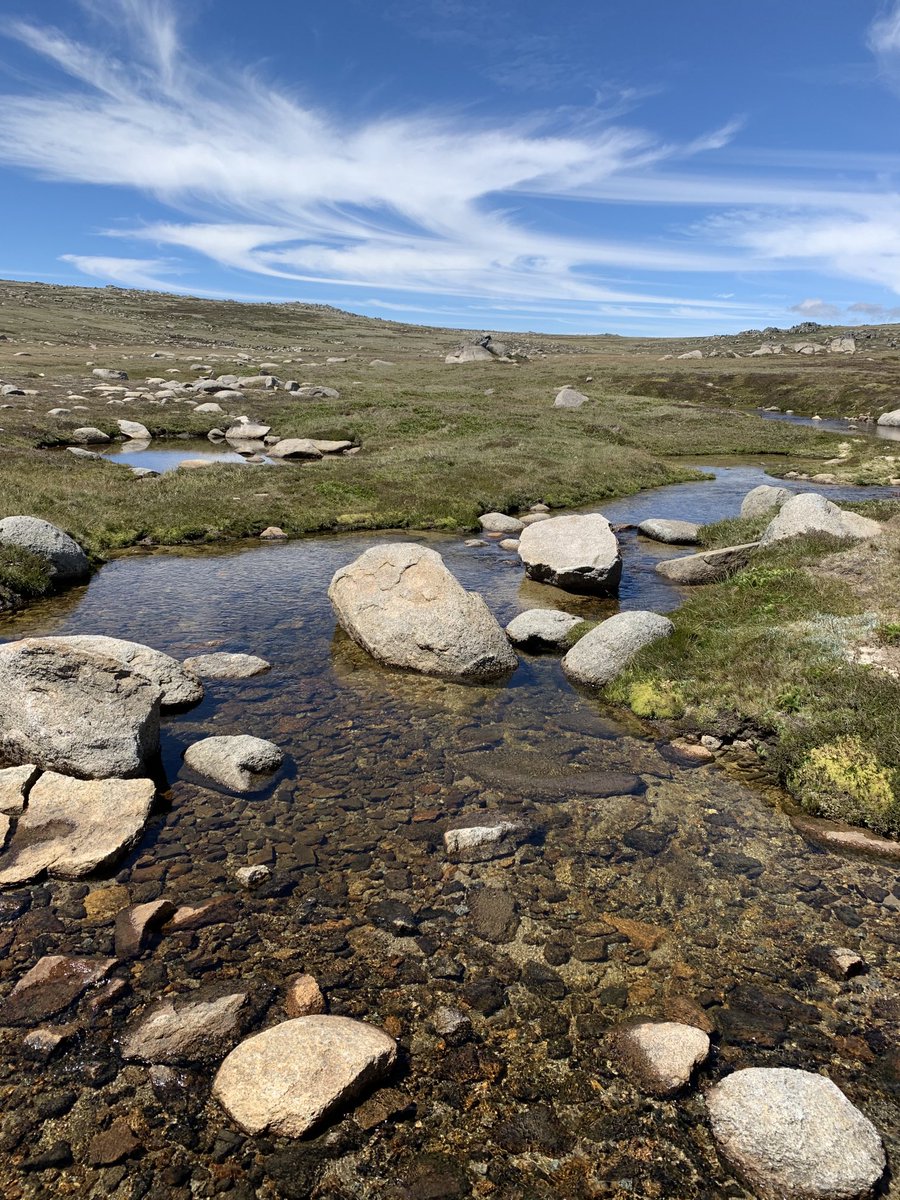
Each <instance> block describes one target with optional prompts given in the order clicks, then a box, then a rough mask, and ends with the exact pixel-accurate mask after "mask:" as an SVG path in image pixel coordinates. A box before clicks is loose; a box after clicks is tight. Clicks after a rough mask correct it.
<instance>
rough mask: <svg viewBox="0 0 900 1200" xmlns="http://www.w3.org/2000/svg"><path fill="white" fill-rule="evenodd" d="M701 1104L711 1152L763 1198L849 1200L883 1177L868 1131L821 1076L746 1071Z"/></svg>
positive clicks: (878, 1148) (876, 1144)
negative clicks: (716, 1150) (714, 1148)
mask: <svg viewBox="0 0 900 1200" xmlns="http://www.w3.org/2000/svg"><path fill="white" fill-rule="evenodd" d="M706 1104H707V1108H708V1109H709V1115H710V1120H711V1122H712V1129H713V1134H714V1136H715V1139H716V1142H717V1143H718V1146H719V1149H720V1150H721V1151H722V1153H723V1154H724V1156H725V1157H726V1158H727V1159H728V1160H729V1162H731V1163H732V1165H733V1166H734V1167H735V1168H736V1169H737V1170H738V1171H740V1172H741V1173H742V1174H743V1175H744V1176H746V1178H747V1179H748V1180H749V1181H750V1183H751V1184H752V1185H753V1187H754V1189H755V1190H756V1192H757V1194H758V1195H759V1196H760V1197H762V1198H763V1200H782V1197H785V1196H790V1197H791V1198H792V1200H857V1198H860V1197H864V1196H868V1195H869V1194H870V1193H871V1190H872V1188H873V1187H874V1186H875V1184H876V1183H877V1182H878V1180H879V1179H880V1178H881V1176H882V1175H883V1174H884V1168H885V1155H884V1147H883V1146H882V1144H881V1138H880V1137H879V1135H878V1133H877V1131H876V1129H875V1127H874V1126H873V1125H872V1123H871V1121H869V1120H868V1118H866V1117H865V1116H863V1114H862V1113H861V1112H860V1111H859V1109H858V1108H856V1107H854V1105H852V1104H851V1103H850V1101H849V1100H848V1099H847V1097H846V1096H845V1095H844V1093H843V1092H842V1091H841V1090H840V1088H838V1087H836V1086H835V1085H834V1084H833V1083H832V1082H831V1080H830V1079H826V1078H825V1077H824V1076H823V1075H815V1074H813V1073H812V1072H810V1071H798V1070H793V1069H790V1068H783V1067H750V1068H747V1069H746V1070H743V1071H735V1072H734V1074H733V1075H729V1076H727V1077H726V1078H725V1079H723V1080H722V1082H721V1083H719V1084H717V1085H716V1086H715V1087H714V1088H712V1089H711V1090H710V1091H709V1092H708V1093H707V1095H706Z"/></svg>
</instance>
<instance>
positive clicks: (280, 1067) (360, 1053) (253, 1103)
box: [213, 1016, 397, 1137]
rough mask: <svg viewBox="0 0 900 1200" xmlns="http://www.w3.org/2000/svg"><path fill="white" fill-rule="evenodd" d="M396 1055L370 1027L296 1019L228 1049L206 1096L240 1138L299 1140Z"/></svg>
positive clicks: (325, 1018) (380, 1073) (384, 1036)
mask: <svg viewBox="0 0 900 1200" xmlns="http://www.w3.org/2000/svg"><path fill="white" fill-rule="evenodd" d="M396 1055H397V1048H396V1045H395V1043H394V1041H393V1039H392V1038H389V1037H388V1035H387V1034H386V1033H384V1032H382V1030H380V1029H376V1028H375V1027H374V1026H373V1025H366V1024H364V1023H363V1022H362V1021H354V1020H351V1019H350V1018H349V1017H328V1016H308V1017H297V1018H295V1019H294V1020H292V1021H284V1022H282V1024H280V1025H275V1026H273V1027H272V1028H271V1029H265V1030H263V1032H262V1033H257V1034H255V1035H254V1036H253V1037H251V1038H248V1039H247V1040H246V1041H245V1042H241V1044H240V1045H239V1046H238V1047H237V1048H236V1049H234V1050H232V1052H231V1053H230V1054H229V1055H228V1057H227V1058H226V1059H225V1061H224V1062H223V1063H222V1065H221V1067H220V1068H219V1071H218V1074H217V1075H216V1078H215V1082H214V1083H213V1095H214V1096H215V1097H216V1099H217V1100H218V1101H219V1103H220V1104H221V1105H222V1107H223V1108H224V1109H225V1110H226V1111H227V1112H228V1114H229V1115H230V1116H231V1117H232V1119H233V1120H234V1121H236V1122H237V1124H238V1125H239V1126H240V1127H241V1129H243V1130H244V1131H245V1132H246V1133H249V1134H253V1135H255V1134H261V1133H271V1134H274V1135H276V1136H280V1137H302V1136H303V1135H304V1134H305V1133H307V1132H309V1130H311V1129H313V1128H314V1127H315V1126H316V1125H318V1124H319V1123H320V1122H321V1121H322V1120H324V1119H325V1118H326V1117H327V1116H329V1115H330V1114H331V1113H332V1112H333V1111H334V1110H335V1109H336V1108H337V1107H338V1106H339V1105H342V1104H346V1103H347V1102H349V1101H351V1100H355V1099H356V1098H357V1097H358V1096H359V1095H360V1094H361V1093H362V1092H363V1091H364V1090H365V1089H366V1088H367V1087H369V1086H371V1085H372V1084H375V1083H377V1082H379V1081H380V1080H381V1079H383V1078H384V1076H385V1075H386V1074H387V1073H388V1071H389V1070H390V1069H391V1067H392V1066H393V1064H394V1060H395V1058H396Z"/></svg>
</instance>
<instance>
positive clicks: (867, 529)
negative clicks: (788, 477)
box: [760, 492, 881, 546]
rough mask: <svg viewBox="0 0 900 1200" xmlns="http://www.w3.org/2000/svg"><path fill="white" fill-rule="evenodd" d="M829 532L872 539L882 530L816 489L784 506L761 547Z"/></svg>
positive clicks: (792, 497)
mask: <svg viewBox="0 0 900 1200" xmlns="http://www.w3.org/2000/svg"><path fill="white" fill-rule="evenodd" d="M813 533H827V534H831V536H832V537H837V538H860V539H861V538H870V537H876V536H877V535H878V534H879V533H881V525H880V524H879V523H878V522H877V521H873V520H871V519H870V518H869V517H861V516H859V515H858V514H857V513H849V512H844V510H843V509H841V508H838V506H837V505H836V504H832V502H831V501H830V500H826V499H825V497H824V496H820V495H818V493H816V492H801V493H800V494H799V495H796V496H791V498H790V500H788V501H786V502H785V503H784V505H782V508H781V511H780V512H779V513H778V515H777V516H776V517H775V518H774V520H773V521H772V522H771V524H770V525H769V526H768V528H767V529H766V531H765V533H764V534H763V535H762V538H761V539H760V545H761V546H771V545H772V544H773V543H774V542H780V541H784V540H785V539H786V538H793V537H804V536H806V535H808V534H813Z"/></svg>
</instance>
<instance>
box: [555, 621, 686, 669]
mask: <svg viewBox="0 0 900 1200" xmlns="http://www.w3.org/2000/svg"><path fill="white" fill-rule="evenodd" d="M674 628H675V626H674V625H673V624H672V622H671V621H670V620H669V618H668V617H662V616H660V615H659V614H658V613H653V612H639V611H632V612H621V613H616V615H615V616H614V617H609V618H608V619H607V620H606V621H601V622H600V624H599V625H597V626H595V627H594V628H593V629H592V630H591V631H590V633H586V634H585V635H584V637H583V638H581V639H580V640H579V641H577V642H576V643H575V645H574V646H573V647H572V649H571V650H570V651H569V652H568V654H567V655H566V656H565V658H564V659H563V660H562V668H563V670H564V671H565V673H566V675H567V676H568V678H569V679H573V680H574V681H575V682H576V683H585V684H590V685H591V686H593V687H604V686H605V685H606V684H607V683H609V682H610V681H611V680H613V679H615V678H616V676H617V675H619V674H620V673H621V672H622V671H624V669H625V667H626V666H627V665H628V663H629V662H630V661H631V659H632V658H634V656H635V654H637V652H638V651H639V650H641V649H643V647H644V646H649V645H650V644H651V642H655V641H658V640H659V639H660V638H664V637H669V636H670V634H671V633H672V632H673V630H674Z"/></svg>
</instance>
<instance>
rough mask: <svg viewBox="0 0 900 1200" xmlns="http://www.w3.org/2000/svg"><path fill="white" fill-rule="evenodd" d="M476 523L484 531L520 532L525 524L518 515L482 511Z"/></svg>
mask: <svg viewBox="0 0 900 1200" xmlns="http://www.w3.org/2000/svg"><path fill="white" fill-rule="evenodd" d="M478 524H479V525H480V526H481V528H482V529H483V530H484V532H485V533H520V532H521V530H522V529H524V528H525V526H524V525H523V524H522V522H521V521H520V520H519V518H518V517H509V516H507V515H506V513H500V512H489V513H482V514H481V516H480V517H479V518H478Z"/></svg>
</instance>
